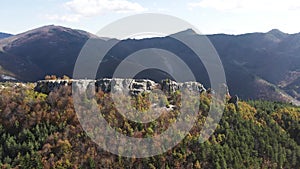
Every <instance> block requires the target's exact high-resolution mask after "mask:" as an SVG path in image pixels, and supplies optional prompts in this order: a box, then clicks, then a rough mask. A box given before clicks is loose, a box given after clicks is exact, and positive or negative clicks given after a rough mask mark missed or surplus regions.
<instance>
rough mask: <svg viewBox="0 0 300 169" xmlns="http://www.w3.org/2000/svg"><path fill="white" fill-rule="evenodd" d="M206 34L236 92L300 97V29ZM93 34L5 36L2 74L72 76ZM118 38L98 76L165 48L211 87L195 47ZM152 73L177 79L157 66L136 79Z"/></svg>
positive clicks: (57, 31) (46, 30)
mask: <svg viewBox="0 0 300 169" xmlns="http://www.w3.org/2000/svg"><path fill="white" fill-rule="evenodd" d="M176 34H181V35H182V36H185V37H187V38H189V37H190V38H193V37H194V36H202V35H198V34H196V33H195V31H193V30H191V29H187V30H183V31H181V32H178V33H176ZM206 36H207V37H208V39H209V40H210V41H211V43H212V44H213V45H214V47H215V48H216V51H217V52H218V53H219V56H220V58H221V60H222V63H223V66H224V69H225V74H226V78H227V82H228V86H229V90H230V91H231V93H233V94H238V95H239V96H240V97H241V98H243V99H259V98H264V99H269V100H279V101H287V102H290V101H291V99H286V98H287V97H290V96H292V97H293V98H295V99H298V100H299V99H300V97H299V93H300V91H298V88H297V86H299V85H300V84H298V82H299V80H298V78H296V77H295V78H292V77H290V76H292V74H291V73H292V72H294V74H297V73H300V56H299V54H298V53H300V34H299V33H298V34H287V33H283V32H281V31H280V30H277V29H273V30H270V31H269V32H266V33H247V34H241V35H227V34H214V35H206ZM90 38H94V39H97V36H96V35H93V34H91V33H88V32H85V31H81V30H75V29H71V28H66V27H61V26H54V25H48V26H43V27H40V28H37V29H33V30H30V31H27V32H24V33H21V34H18V35H14V36H11V37H8V38H5V39H0V49H1V50H0V66H1V69H0V74H1V75H5V76H10V77H13V78H16V79H18V80H20V81H25V82H26V81H31V82H32V81H37V80H40V79H43V78H44V76H45V75H52V74H55V75H57V76H63V75H68V76H70V77H71V76H72V72H73V68H74V65H75V62H76V59H77V56H78V55H79V52H80V50H81V48H82V47H83V46H84V44H85V43H86V41H87V40H88V39H90ZM97 40H98V41H99V43H100V44H101V45H107V44H108V43H110V40H109V39H105V40H101V39H97ZM114 41H117V42H118V43H117V44H116V45H115V46H114V47H113V48H112V50H111V51H110V52H109V53H108V54H107V56H105V57H106V63H105V64H104V65H101V68H102V71H101V70H99V71H98V75H99V76H98V77H97V78H101V77H108V78H109V77H111V76H112V73H113V71H114V69H115V68H116V66H118V65H119V64H120V63H121V61H122V60H123V59H124V58H125V57H126V56H128V55H130V54H131V53H133V52H135V51H138V50H141V49H145V48H160V49H164V50H168V51H171V52H173V53H176V54H179V57H180V58H181V59H183V60H184V61H185V62H186V63H187V64H188V66H190V67H192V69H193V71H194V72H197V73H198V75H197V77H196V79H197V81H199V82H200V83H203V84H204V85H205V87H207V88H209V85H210V84H209V78H208V76H207V72H206V70H205V67H204V65H203V64H202V63H201V61H200V62H199V61H198V60H197V59H196V56H195V55H194V54H193V53H192V52H191V51H190V49H188V48H187V47H186V46H184V45H183V44H182V43H180V42H178V41H174V39H172V38H170V36H167V37H160V38H147V39H142V40H135V39H127V40H121V41H120V40H114ZM130 64H132V65H134V63H130ZM140 66H143V65H140ZM103 70H104V71H103ZM149 74H150V75H151V76H152V77H153V79H152V80H156V81H157V80H160V79H163V78H172V77H170V76H169V75H168V74H166V73H165V72H159V71H157V70H149V71H148V72H147V71H146V72H143V73H141V74H139V75H137V76H136V78H149V76H150V75H149ZM293 76H294V75H293ZM241 79H243V80H242V81H241ZM260 79H261V80H260ZM287 79H288V80H287ZM265 82H266V83H265ZM284 83H289V84H292V85H289V86H285V87H284V86H282V85H281V84H284ZM279 91H281V92H279ZM282 93H284V94H282ZM286 93H288V94H286ZM283 95H284V96H283ZM270 96H272V97H270Z"/></svg>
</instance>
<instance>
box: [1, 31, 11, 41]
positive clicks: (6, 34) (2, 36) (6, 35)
mask: <svg viewBox="0 0 300 169" xmlns="http://www.w3.org/2000/svg"><path fill="white" fill-rule="evenodd" d="M10 36H12V35H11V34H8V33H2V32H0V39H3V38H7V37H10Z"/></svg>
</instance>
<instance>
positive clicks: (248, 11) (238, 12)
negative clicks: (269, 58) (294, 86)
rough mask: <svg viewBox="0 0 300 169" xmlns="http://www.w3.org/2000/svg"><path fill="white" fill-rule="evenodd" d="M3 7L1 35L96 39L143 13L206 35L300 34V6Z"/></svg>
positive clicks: (56, 0) (11, 3) (172, 1)
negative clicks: (77, 34) (57, 31)
mask: <svg viewBox="0 0 300 169" xmlns="http://www.w3.org/2000/svg"><path fill="white" fill-rule="evenodd" d="M0 4H1V6H0V18H1V26H0V32H6V33H12V34H18V33H22V32H24V31H27V30H30V29H34V28H37V27H41V26H44V25H52V24H54V25H60V26H65V27H70V28H74V29H81V30H85V31H88V32H91V33H96V32H98V31H99V30H100V29H101V28H102V27H104V26H105V25H107V24H109V23H111V22H114V21H116V20H118V19H120V18H123V17H126V16H130V15H134V14H139V13H162V14H168V15H172V16H175V17H178V18H181V19H184V20H186V21H188V22H189V23H191V24H192V25H195V26H196V27H197V28H198V30H200V31H201V33H203V34H216V33H226V34H243V33H251V32H268V31H270V30H271V29H279V30H281V31H283V32H286V33H298V32H300V21H299V16H300V1H299V0H283V1H282V0H151V1H150V0H1V3H0Z"/></svg>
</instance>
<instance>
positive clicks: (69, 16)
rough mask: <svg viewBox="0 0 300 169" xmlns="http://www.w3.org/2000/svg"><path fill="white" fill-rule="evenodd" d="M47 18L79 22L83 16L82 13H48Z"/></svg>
mask: <svg viewBox="0 0 300 169" xmlns="http://www.w3.org/2000/svg"><path fill="white" fill-rule="evenodd" d="M46 18H47V19H49V20H54V21H60V22H79V20H80V19H81V18H82V16H80V15H76V14H66V15H57V14H54V15H46Z"/></svg>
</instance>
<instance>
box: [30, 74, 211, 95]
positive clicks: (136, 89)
mask: <svg viewBox="0 0 300 169" xmlns="http://www.w3.org/2000/svg"><path fill="white" fill-rule="evenodd" d="M71 85H73V87H74V86H76V88H77V89H78V90H79V91H83V90H85V89H87V88H89V87H91V86H93V85H94V86H95V90H96V91H99V90H101V91H103V92H106V93H108V92H129V93H130V94H131V95H137V94H139V93H143V92H150V91H151V90H154V89H160V90H162V91H164V92H169V93H173V92H175V91H176V90H179V89H180V88H182V87H184V88H186V89H189V90H196V91H198V92H200V93H201V92H204V91H206V89H205V88H204V86H203V85H202V84H201V83H198V82H184V83H177V82H175V81H172V80H162V81H161V82H160V83H156V82H154V81H152V80H148V79H119V78H114V79H108V78H104V79H99V80H83V79H82V80H74V79H70V80H40V81H38V82H37V83H36V86H35V91H37V92H41V93H45V94H49V93H50V92H51V91H53V90H55V89H58V88H60V87H61V86H71Z"/></svg>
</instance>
